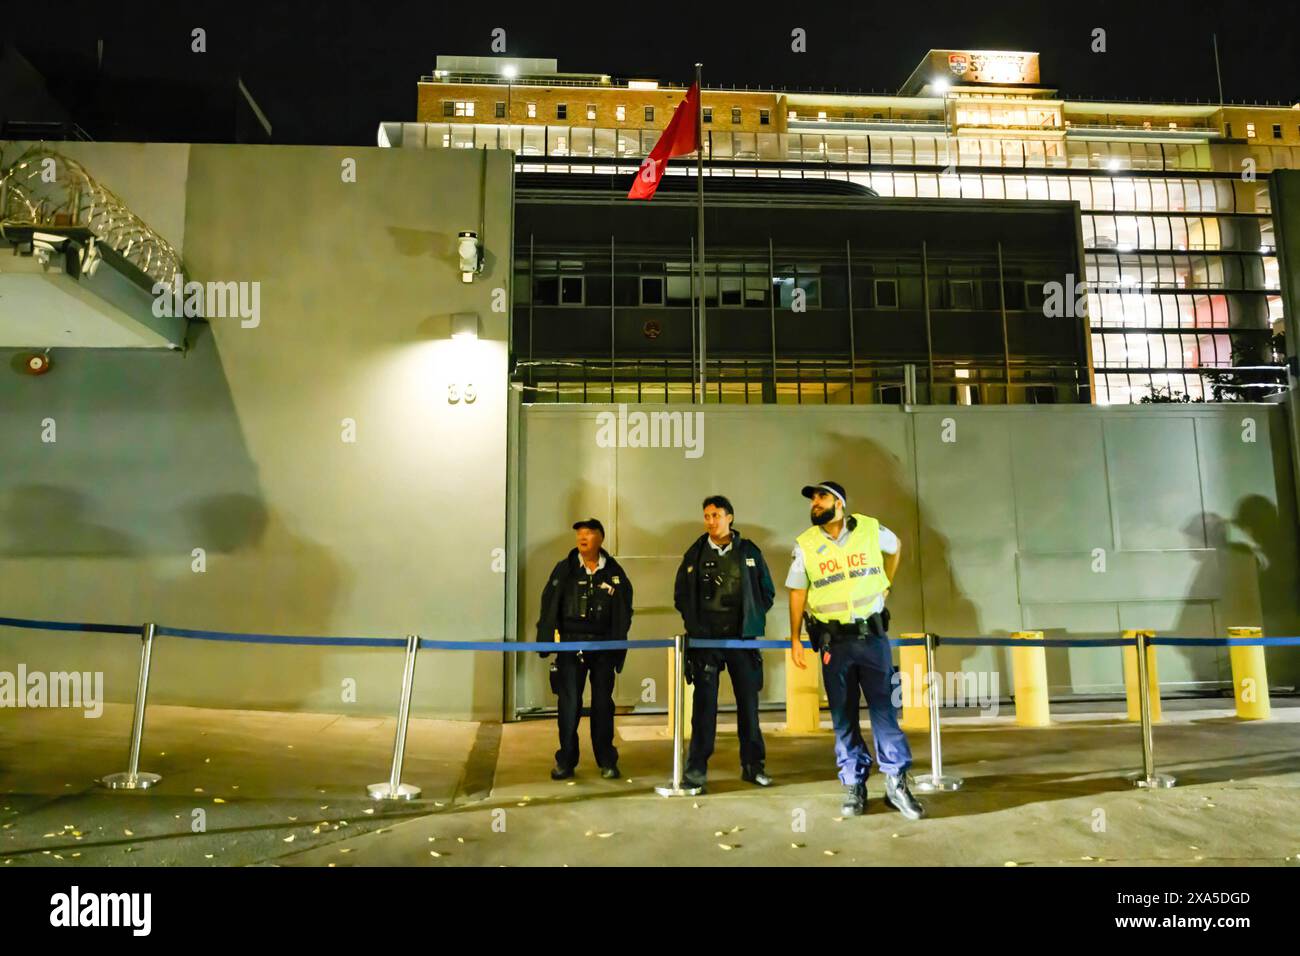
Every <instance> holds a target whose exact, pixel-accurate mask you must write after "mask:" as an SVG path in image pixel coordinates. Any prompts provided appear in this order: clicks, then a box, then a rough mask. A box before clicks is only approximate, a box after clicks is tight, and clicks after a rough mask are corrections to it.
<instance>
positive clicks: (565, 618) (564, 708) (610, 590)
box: [537, 518, 632, 780]
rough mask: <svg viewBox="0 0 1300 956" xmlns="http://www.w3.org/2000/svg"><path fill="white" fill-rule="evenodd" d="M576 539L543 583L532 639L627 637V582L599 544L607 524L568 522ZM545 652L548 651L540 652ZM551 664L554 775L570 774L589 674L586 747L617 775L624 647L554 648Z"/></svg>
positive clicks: (604, 771) (609, 775)
mask: <svg viewBox="0 0 1300 956" xmlns="http://www.w3.org/2000/svg"><path fill="white" fill-rule="evenodd" d="M573 530H574V531H576V532H577V547H575V548H574V549H573V550H572V551H570V552H569V556H568V557H566V558H565V559H564V560H563V561H561V562H560V563H559V564H557V565H556V566H555V569H554V570H553V571H551V576H550V578H549V579H547V582H546V587H545V588H544V589H543V590H542V612H541V616H540V617H538V619H537V640H538V641H552V640H555V639H556V637H557V635H558V639H559V640H560V641H625V640H627V632H628V628H629V627H630V626H631V623H632V582H631V581H629V580H628V578H627V573H626V572H625V571H624V570H623V569H622V568H621V567H620V566H619V563H618V562H617V561H615V560H614V558H613V557H612V556H611V555H610V554H609V552H607V551H606V550H605V549H604V548H603V547H601V544H602V543H603V542H604V540H605V528H604V526H603V525H602V524H601V523H600V522H599V521H597V520H596V519H595V518H587V519H586V520H584V521H578V522H576V523H575V524H574V525H573ZM541 656H542V657H548V656H550V655H549V652H542V655H541ZM555 656H556V660H555V663H554V664H552V665H551V690H552V691H554V692H555V695H556V697H558V698H559V717H558V723H559V730H560V749H559V750H557V751H556V752H555V769H554V770H552V771H551V779H552V780H564V779H566V778H568V777H572V776H573V771H574V768H575V767H576V766H577V765H578V719H579V717H580V716H581V713H582V690H583V686H584V685H585V684H586V681H587V677H588V676H590V677H591V749H592V751H593V752H594V754H595V757H596V765H597V766H598V767H600V775H601V776H602V777H604V778H605V779H607V780H613V779H615V778H616V777H618V750H616V749H615V747H614V674H615V673H616V672H617V671H621V670H622V669H623V662H624V661H625V660H626V659H627V651H626V650H614V651H576V652H574V651H559V652H557V653H556V655H555Z"/></svg>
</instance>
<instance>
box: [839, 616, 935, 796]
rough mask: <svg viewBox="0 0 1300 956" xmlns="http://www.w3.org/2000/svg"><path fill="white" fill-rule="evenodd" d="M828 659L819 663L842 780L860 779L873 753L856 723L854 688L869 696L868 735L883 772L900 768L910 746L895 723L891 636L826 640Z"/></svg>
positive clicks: (908, 764) (907, 762) (909, 754)
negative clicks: (874, 746) (829, 656)
mask: <svg viewBox="0 0 1300 956" xmlns="http://www.w3.org/2000/svg"><path fill="white" fill-rule="evenodd" d="M830 654H831V659H830V663H829V664H827V663H823V664H822V680H823V681H824V683H825V684H826V700H827V702H828V703H829V704H830V710H831V724H832V725H833V726H834V728H835V763H836V764H837V765H838V766H839V775H840V782H841V783H843V784H846V785H848V784H854V783H862V782H864V781H865V780H866V779H867V773H868V771H869V770H870V769H871V754H870V752H869V751H868V750H867V745H866V742H865V741H863V739H862V728H861V726H859V716H858V690H859V688H861V691H862V693H863V695H865V696H866V698H867V713H868V714H869V716H870V718H871V736H872V737H873V738H874V739H875V744H876V762H877V763H879V764H880V769H881V772H883V773H885V774H889V775H891V776H892V775H893V774H896V773H902V772H904V771H906V770H907V769H908V768H910V767H911V766H912V748H911V747H910V746H908V743H907V737H906V735H904V733H903V731H902V729H901V728H900V727H899V726H898V711H897V709H895V707H894V701H893V692H894V684H893V676H894V664H893V660H892V659H891V657H890V647H889V638H888V637H886V636H885V635H883V634H880V635H868V636H866V637H863V638H862V639H860V640H855V639H852V638H848V639H846V638H837V639H836V640H834V641H832V642H831V645H830ZM819 656H820V655H819Z"/></svg>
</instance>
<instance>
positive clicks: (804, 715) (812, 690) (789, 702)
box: [784, 648, 822, 734]
mask: <svg viewBox="0 0 1300 956" xmlns="http://www.w3.org/2000/svg"><path fill="white" fill-rule="evenodd" d="M803 662H804V664H805V665H807V666H806V667H805V668H804V670H800V669H799V668H797V667H795V666H794V658H793V656H792V655H791V654H790V652H789V651H786V652H785V731H784V732H785V733H787V734H816V733H821V725H822V692H821V684H820V683H819V682H818V680H817V675H818V673H819V672H820V671H821V666H822V661H821V655H820V654H818V653H817V652H816V651H814V650H812V649H811V648H804V652H803Z"/></svg>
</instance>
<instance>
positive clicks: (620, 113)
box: [614, 106, 627, 123]
mask: <svg viewBox="0 0 1300 956" xmlns="http://www.w3.org/2000/svg"><path fill="white" fill-rule="evenodd" d="M614 119H616V120H618V121H619V122H620V123H621V122H623V121H624V120H625V119H627V107H625V106H615V107H614Z"/></svg>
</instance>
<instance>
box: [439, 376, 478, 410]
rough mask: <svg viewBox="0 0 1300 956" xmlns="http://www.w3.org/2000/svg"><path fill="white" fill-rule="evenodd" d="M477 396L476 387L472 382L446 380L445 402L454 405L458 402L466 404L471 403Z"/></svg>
mask: <svg viewBox="0 0 1300 956" xmlns="http://www.w3.org/2000/svg"><path fill="white" fill-rule="evenodd" d="M476 398H478V389H476V388H475V387H474V383H473V382H465V383H463V384H462V383H461V382H448V383H447V404H448V405H455V404H457V403H458V402H465V403H466V404H467V405H468V404H471V403H473V401H474V399H476Z"/></svg>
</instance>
